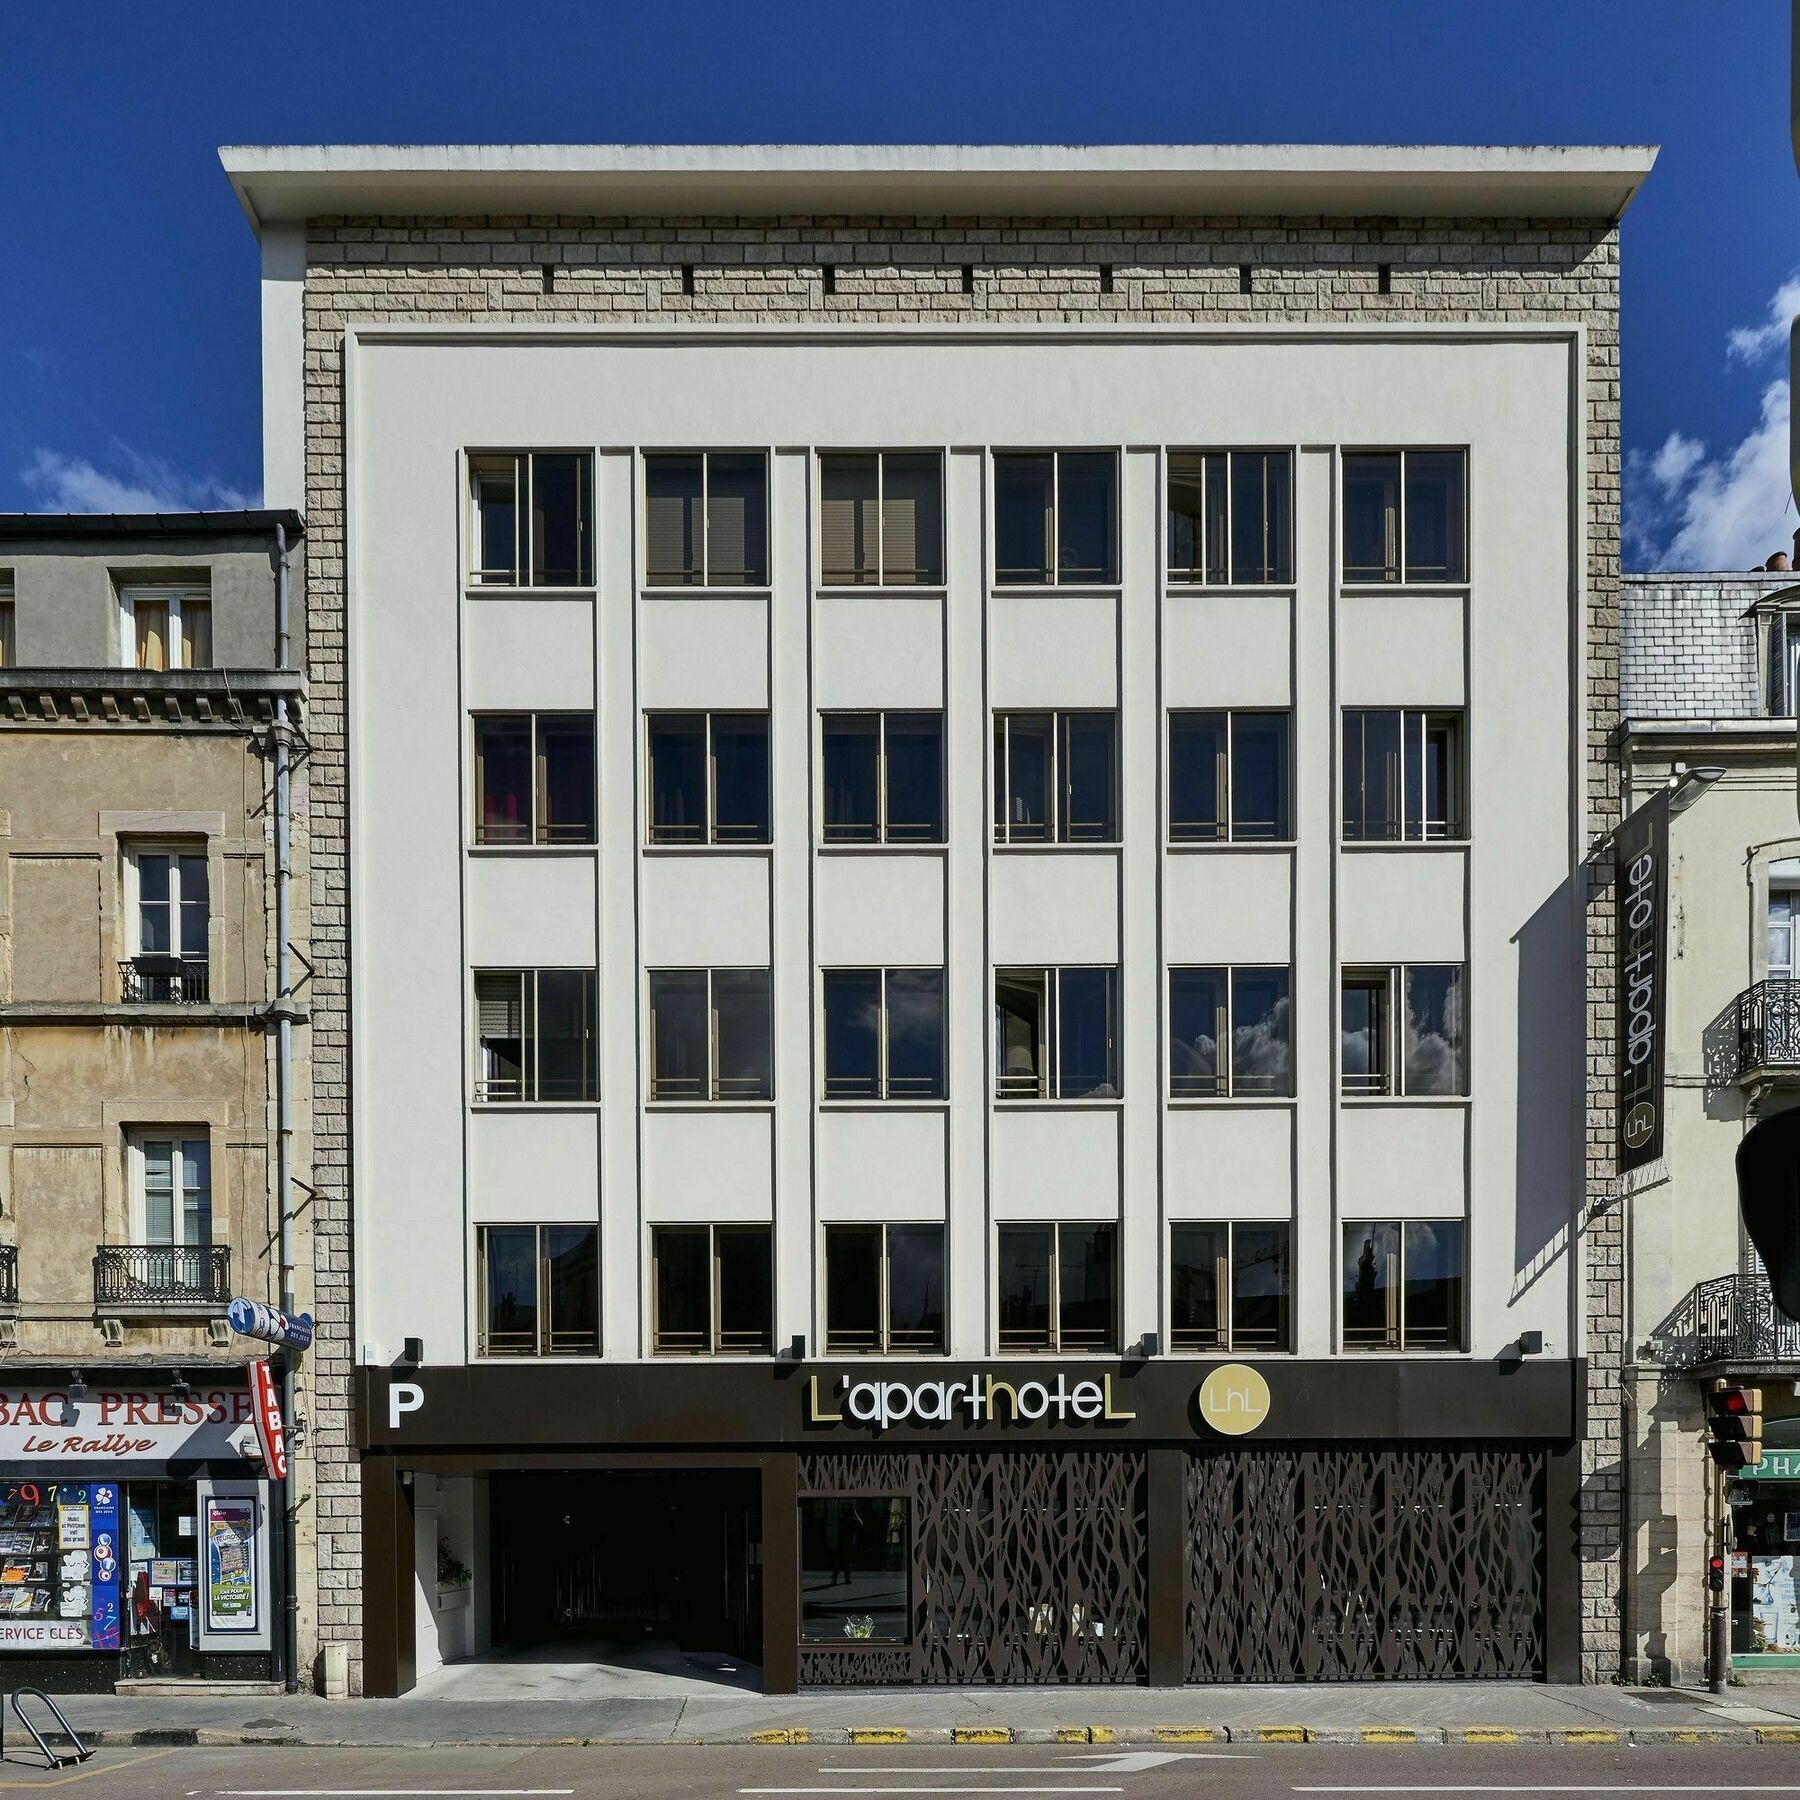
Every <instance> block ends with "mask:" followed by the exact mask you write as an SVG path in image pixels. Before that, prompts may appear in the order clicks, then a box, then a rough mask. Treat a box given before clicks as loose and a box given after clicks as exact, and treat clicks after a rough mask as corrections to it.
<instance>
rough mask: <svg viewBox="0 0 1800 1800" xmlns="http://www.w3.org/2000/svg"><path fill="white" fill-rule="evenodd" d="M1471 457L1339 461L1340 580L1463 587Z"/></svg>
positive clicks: (1368, 455)
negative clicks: (1341, 480) (1341, 467)
mask: <svg viewBox="0 0 1800 1800" xmlns="http://www.w3.org/2000/svg"><path fill="white" fill-rule="evenodd" d="M1467 476H1468V453H1467V452H1466V451H1462V450H1373V451H1371V450H1357V451H1347V452H1346V453H1345V455H1344V579H1345V580H1346V581H1394V582H1413V581H1466V580H1468V577H1469V556H1468V495H1467Z"/></svg>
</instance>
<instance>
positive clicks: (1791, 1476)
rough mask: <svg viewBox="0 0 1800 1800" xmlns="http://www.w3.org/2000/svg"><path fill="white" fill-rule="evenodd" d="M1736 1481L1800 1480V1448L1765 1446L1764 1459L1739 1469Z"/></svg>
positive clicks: (1734, 1477) (1735, 1476)
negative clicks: (1773, 1448)
mask: <svg viewBox="0 0 1800 1800" xmlns="http://www.w3.org/2000/svg"><path fill="white" fill-rule="evenodd" d="M1733 1479H1734V1480H1736V1481H1800V1450H1770V1449H1767V1448H1765V1449H1764V1451H1763V1453H1762V1461H1761V1462H1758V1463H1751V1464H1750V1465H1749V1466H1748V1467H1747V1468H1742V1469H1739V1470H1738V1471H1737V1472H1736V1474H1735V1475H1734V1476H1733Z"/></svg>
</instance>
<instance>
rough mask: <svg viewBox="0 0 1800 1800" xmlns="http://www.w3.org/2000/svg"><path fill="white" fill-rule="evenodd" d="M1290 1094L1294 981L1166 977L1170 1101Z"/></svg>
mask: <svg viewBox="0 0 1800 1800" xmlns="http://www.w3.org/2000/svg"><path fill="white" fill-rule="evenodd" d="M1293 1091H1294V1017H1293V975H1292V971H1290V970H1288V969H1277V968H1246V967H1239V968H1234V969H1224V968H1201V969H1171V970H1170V971H1169V1093H1170V1096H1171V1097H1172V1098H1174V1099H1176V1100H1195V1099H1210V1098H1215V1097H1219V1096H1223V1095H1231V1094H1235V1095H1238V1096H1240V1097H1241V1096H1244V1095H1258V1096H1269V1095H1290V1094H1292V1093H1293Z"/></svg>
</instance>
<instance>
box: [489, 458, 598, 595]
mask: <svg viewBox="0 0 1800 1800" xmlns="http://www.w3.org/2000/svg"><path fill="white" fill-rule="evenodd" d="M593 520H594V459H593V457H592V455H591V454H590V453H589V452H587V451H585V450H496V451H480V452H471V453H470V456H469V585H470V586H471V587H534V588H563V587H592V586H593V585H594V524H593Z"/></svg>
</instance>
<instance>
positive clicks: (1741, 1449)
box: [1706, 1381, 1763, 1469]
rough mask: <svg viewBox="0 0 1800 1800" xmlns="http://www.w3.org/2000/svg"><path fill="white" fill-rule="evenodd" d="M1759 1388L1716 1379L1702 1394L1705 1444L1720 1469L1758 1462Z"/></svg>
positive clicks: (1760, 1442) (1760, 1392)
mask: <svg viewBox="0 0 1800 1800" xmlns="http://www.w3.org/2000/svg"><path fill="white" fill-rule="evenodd" d="M1762 1409H1763V1401H1762V1389H1761V1388H1753V1387H1732V1386H1731V1385H1730V1384H1729V1383H1727V1382H1723V1381H1722V1382H1720V1383H1719V1384H1718V1386H1717V1387H1715V1388H1713V1389H1712V1390H1711V1391H1710V1392H1709V1393H1708V1394H1707V1396H1706V1447H1707V1449H1708V1451H1710V1452H1711V1454H1712V1459H1713V1461H1714V1462H1716V1463H1717V1464H1718V1465H1719V1466H1720V1468H1723V1469H1742V1468H1747V1467H1749V1466H1750V1465H1751V1464H1753V1463H1759V1462H1761V1461H1762V1452H1763V1446H1762Z"/></svg>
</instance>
